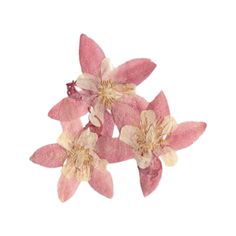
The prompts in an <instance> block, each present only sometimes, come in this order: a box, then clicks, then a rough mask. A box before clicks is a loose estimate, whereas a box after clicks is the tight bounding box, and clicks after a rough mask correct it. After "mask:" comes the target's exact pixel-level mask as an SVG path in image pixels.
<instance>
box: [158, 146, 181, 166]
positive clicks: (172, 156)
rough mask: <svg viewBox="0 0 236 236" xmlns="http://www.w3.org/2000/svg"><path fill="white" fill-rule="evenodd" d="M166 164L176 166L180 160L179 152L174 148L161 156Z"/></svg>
mask: <svg viewBox="0 0 236 236" xmlns="http://www.w3.org/2000/svg"><path fill="white" fill-rule="evenodd" d="M161 159H162V160H163V161H164V163H165V165H166V166H174V165H175V164H176V162H177V160H178V157H177V154H176V152H175V151H174V150H172V149H171V150H170V151H169V152H167V153H166V154H164V155H162V156H161Z"/></svg>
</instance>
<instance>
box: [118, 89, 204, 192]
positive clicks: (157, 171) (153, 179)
mask: <svg viewBox="0 0 236 236" xmlns="http://www.w3.org/2000/svg"><path fill="white" fill-rule="evenodd" d="M122 111H123V107H120V108H119V109H118V111H117V112H118V114H121V112H122ZM130 115H131V116H132V117H133V119H132V121H131V122H130V124H127V122H126V121H125V120H124V122H123V123H124V124H125V125H124V126H123V128H122V129H121V132H120V139H121V140H122V141H123V142H125V143H127V144H128V145H130V146H131V147H132V148H133V151H134V153H135V159H136V161H137V165H138V168H139V171H140V182H141V187H142V190H143V193H144V195H145V196H147V195H148V194H150V193H151V192H152V191H153V190H154V189H155V188H156V186H157V184H158V182H159V180H160V178H161V172H162V165H161V163H160V161H159V157H160V158H161V159H162V160H163V161H164V163H165V164H166V165H167V166H173V165H174V164H175V163H176V161H177V155H176V152H175V151H176V150H179V149H181V148H185V147H187V146H189V145H191V144H192V143H193V142H194V141H196V140H197V139H198V137H199V136H200V135H201V134H202V133H203V131H204V130H205V128H206V124H205V123H204V122H185V123H180V124H177V123H176V121H175V119H174V118H173V117H171V116H170V112H169V107H168V104H167V100H166V98H165V95H164V93H163V92H161V93H160V94H159V95H158V96H157V97H156V98H155V99H154V100H153V101H152V102H151V103H150V104H149V105H148V106H147V107H146V109H145V110H143V111H138V109H137V110H136V111H135V112H133V113H130ZM122 117H123V116H122ZM119 120H120V117H119Z"/></svg>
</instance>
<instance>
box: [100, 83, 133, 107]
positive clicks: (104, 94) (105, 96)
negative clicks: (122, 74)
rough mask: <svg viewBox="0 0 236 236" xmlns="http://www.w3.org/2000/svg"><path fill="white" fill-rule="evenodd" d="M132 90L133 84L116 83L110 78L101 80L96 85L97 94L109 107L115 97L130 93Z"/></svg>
mask: <svg viewBox="0 0 236 236" xmlns="http://www.w3.org/2000/svg"><path fill="white" fill-rule="evenodd" d="M134 91H135V85H133V84H116V83H115V82H113V81H112V80H102V81H101V82H100V85H99V87H98V96H99V97H100V99H101V101H102V103H103V104H104V106H105V107H106V108H111V106H112V104H113V103H114V102H115V101H116V100H117V99H119V98H121V97H122V96H123V95H131V94H133V93H134Z"/></svg>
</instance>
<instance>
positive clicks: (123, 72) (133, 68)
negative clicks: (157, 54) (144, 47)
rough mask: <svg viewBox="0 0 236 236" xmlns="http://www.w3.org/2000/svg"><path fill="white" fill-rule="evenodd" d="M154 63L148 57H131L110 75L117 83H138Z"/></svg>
mask: <svg viewBox="0 0 236 236" xmlns="http://www.w3.org/2000/svg"><path fill="white" fill-rule="evenodd" d="M155 67H156V64H155V63H153V62H152V61H151V60H149V59H145V58H142V59H133V60H130V61H127V62H126V63H124V64H122V65H120V66H119V67H118V68H117V69H116V71H115V72H114V73H113V75H112V79H113V80H115V81H117V82H118V83H133V84H136V85H138V84H140V83H141V82H142V81H143V80H145V79H146V78H147V77H148V76H149V75H150V74H151V73H152V71H153V70H154V69H155Z"/></svg>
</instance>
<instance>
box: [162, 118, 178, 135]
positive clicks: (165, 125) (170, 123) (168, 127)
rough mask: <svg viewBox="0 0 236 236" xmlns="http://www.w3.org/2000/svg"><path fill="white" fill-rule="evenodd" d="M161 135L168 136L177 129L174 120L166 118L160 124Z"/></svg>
mask: <svg viewBox="0 0 236 236" xmlns="http://www.w3.org/2000/svg"><path fill="white" fill-rule="evenodd" d="M161 127H162V130H163V131H162V133H163V134H166V135H168V134H169V133H170V132H171V131H173V130H174V129H175V128H176V127H177V123H176V120H175V119H174V117H172V116H166V117H165V118H164V120H163V121H162V123H161Z"/></svg>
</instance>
